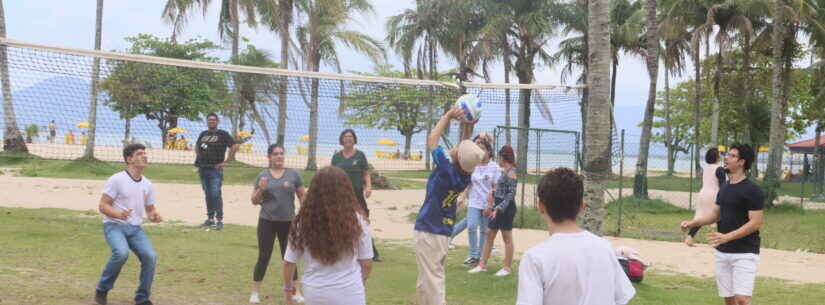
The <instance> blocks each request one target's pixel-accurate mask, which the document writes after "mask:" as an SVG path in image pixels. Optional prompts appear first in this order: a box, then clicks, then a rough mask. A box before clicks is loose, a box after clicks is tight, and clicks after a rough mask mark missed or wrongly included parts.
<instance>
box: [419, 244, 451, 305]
mask: <svg viewBox="0 0 825 305" xmlns="http://www.w3.org/2000/svg"><path fill="white" fill-rule="evenodd" d="M413 238H414V239H415V261H416V263H418V281H417V282H416V287H415V291H416V294H417V295H418V305H444V304H446V303H447V295H446V292H445V291H446V288H445V286H444V285H445V278H446V274H445V271H444V265H445V263H446V261H447V245H448V243H449V238H448V237H447V236H445V235H438V234H432V233H427V232H421V231H415V232H413Z"/></svg>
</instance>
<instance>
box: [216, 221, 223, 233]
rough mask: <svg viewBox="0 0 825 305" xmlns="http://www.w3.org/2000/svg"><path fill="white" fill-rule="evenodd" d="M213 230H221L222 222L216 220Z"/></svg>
mask: <svg viewBox="0 0 825 305" xmlns="http://www.w3.org/2000/svg"><path fill="white" fill-rule="evenodd" d="M215 230H218V231H220V230H223V221H220V220H218V223H216V224H215Z"/></svg>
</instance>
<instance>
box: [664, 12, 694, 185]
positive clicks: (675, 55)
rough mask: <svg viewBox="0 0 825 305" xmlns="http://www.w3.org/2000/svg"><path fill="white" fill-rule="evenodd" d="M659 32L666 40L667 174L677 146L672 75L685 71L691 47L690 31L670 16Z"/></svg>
mask: <svg viewBox="0 0 825 305" xmlns="http://www.w3.org/2000/svg"><path fill="white" fill-rule="evenodd" d="M659 30H660V31H659V34H660V37H662V40H664V42H665V48H664V50H663V52H662V56H661V58H662V59H663V61H664V67H665V92H664V93H665V105H664V110H665V146H666V147H667V160H668V164H667V175H668V176H671V175H673V172H674V166H675V158H674V155H675V154H676V147H674V145H673V140H674V139H673V128H672V124H671V119H670V111H671V110H670V106H671V105H670V76H671V75H674V76H681V75H682V74H683V73H684V71H685V66H686V58H685V55H686V54H688V53H689V51H690V50H689V48H690V32H688V31H687V29H685V28H683V27H676V26H673V25H672V24H671V23H670V20H669V19H668V18H665V20H663V21H662V24H661V26H660V27H659Z"/></svg>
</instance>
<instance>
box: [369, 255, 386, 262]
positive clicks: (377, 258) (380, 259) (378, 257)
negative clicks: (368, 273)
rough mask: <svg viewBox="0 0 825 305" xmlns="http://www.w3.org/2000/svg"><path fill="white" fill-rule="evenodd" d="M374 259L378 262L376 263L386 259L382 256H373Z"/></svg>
mask: <svg viewBox="0 0 825 305" xmlns="http://www.w3.org/2000/svg"><path fill="white" fill-rule="evenodd" d="M372 261H373V262H376V263H380V262H383V261H384V260H383V259H382V258H381V257H380V256H374V257H373V258H372Z"/></svg>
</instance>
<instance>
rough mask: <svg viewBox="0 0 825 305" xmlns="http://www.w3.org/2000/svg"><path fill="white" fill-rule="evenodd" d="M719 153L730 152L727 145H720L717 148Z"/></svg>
mask: <svg viewBox="0 0 825 305" xmlns="http://www.w3.org/2000/svg"><path fill="white" fill-rule="evenodd" d="M716 149H718V150H719V151H728V147H727V146H725V145H719V146H717V147H716Z"/></svg>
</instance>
